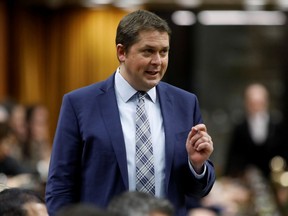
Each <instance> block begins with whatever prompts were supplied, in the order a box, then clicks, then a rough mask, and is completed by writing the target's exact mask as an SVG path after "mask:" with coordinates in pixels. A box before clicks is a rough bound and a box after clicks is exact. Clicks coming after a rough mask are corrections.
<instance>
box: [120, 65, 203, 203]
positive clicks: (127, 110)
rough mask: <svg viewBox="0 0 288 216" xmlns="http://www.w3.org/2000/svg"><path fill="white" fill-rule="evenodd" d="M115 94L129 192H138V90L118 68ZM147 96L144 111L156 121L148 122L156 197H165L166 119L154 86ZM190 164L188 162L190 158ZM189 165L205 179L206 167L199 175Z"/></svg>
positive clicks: (199, 176) (197, 176)
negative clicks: (136, 135)
mask: <svg viewBox="0 0 288 216" xmlns="http://www.w3.org/2000/svg"><path fill="white" fill-rule="evenodd" d="M115 93H116V99H117V104H118V108H119V113H120V120H121V125H122V130H123V134H124V141H125V147H126V156H127V168H128V180H129V190H130V191H134V190H135V189H136V162H135V155H136V154H135V152H136V145H135V132H136V123H135V116H136V104H137V100H136V95H135V94H136V93H137V90H135V89H134V88H133V87H132V86H131V85H130V84H129V83H128V82H127V81H126V80H125V79H124V78H123V77H122V75H121V74H120V72H119V69H118V70H117V72H116V75H115ZM147 94H148V96H147V97H146V98H145V108H146V112H147V114H148V118H149V119H153V121H149V123H150V129H151V132H152V133H151V135H152V145H153V155H154V169H155V195H156V196H158V197H165V191H164V182H165V181H164V180H165V134H164V126H163V118H162V113H161V109H160V103H159V98H158V97H157V94H156V88H155V87H154V88H152V89H150V90H149V91H148V92H147ZM187 163H189V162H188V159H187ZM189 166H190V169H191V171H192V173H193V174H194V175H195V176H196V178H202V177H203V176H204V175H205V172H206V166H204V172H203V173H201V174H200V175H199V174H197V173H196V172H195V171H194V169H193V167H192V166H191V164H190V163H189Z"/></svg>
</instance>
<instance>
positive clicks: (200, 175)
mask: <svg viewBox="0 0 288 216" xmlns="http://www.w3.org/2000/svg"><path fill="white" fill-rule="evenodd" d="M188 164H189V168H190V170H191V172H192V173H193V175H194V176H195V177H196V178H197V179H201V178H203V177H204V175H205V173H206V163H205V164H204V170H203V172H202V173H201V174H198V173H196V171H195V170H194V168H193V166H192V164H191V162H190V161H189V159H188Z"/></svg>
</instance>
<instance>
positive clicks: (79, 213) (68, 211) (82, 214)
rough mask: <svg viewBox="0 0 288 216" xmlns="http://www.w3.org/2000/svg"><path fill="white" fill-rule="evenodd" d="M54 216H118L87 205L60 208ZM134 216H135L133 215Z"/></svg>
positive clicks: (77, 204) (80, 204)
mask: <svg viewBox="0 0 288 216" xmlns="http://www.w3.org/2000/svg"><path fill="white" fill-rule="evenodd" d="M56 216H118V215H114V214H111V213H109V212H108V211H106V210H104V209H99V208H97V207H96V206H95V205H91V204H87V203H76V204H71V205H68V206H65V207H63V208H61V209H60V210H59V211H58V212H57V213H56ZM135 216H136V215H135Z"/></svg>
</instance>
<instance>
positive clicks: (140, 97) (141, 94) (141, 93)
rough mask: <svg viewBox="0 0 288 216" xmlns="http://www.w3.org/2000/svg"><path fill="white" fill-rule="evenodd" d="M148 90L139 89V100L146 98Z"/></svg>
mask: <svg viewBox="0 0 288 216" xmlns="http://www.w3.org/2000/svg"><path fill="white" fill-rule="evenodd" d="M146 94H147V93H146V92H144V91H138V92H137V98H138V101H141V100H142V101H143V100H144V98H145V97H146Z"/></svg>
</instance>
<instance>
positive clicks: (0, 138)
mask: <svg viewBox="0 0 288 216" xmlns="http://www.w3.org/2000/svg"><path fill="white" fill-rule="evenodd" d="M11 134H12V132H11V129H10V127H9V125H8V123H7V122H0V173H1V174H2V175H5V176H7V177H12V176H16V175H19V174H23V173H27V172H28V169H26V168H25V167H24V166H22V164H21V162H19V161H17V160H16V159H15V158H13V157H11V149H10V144H11V141H10V140H11Z"/></svg>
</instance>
